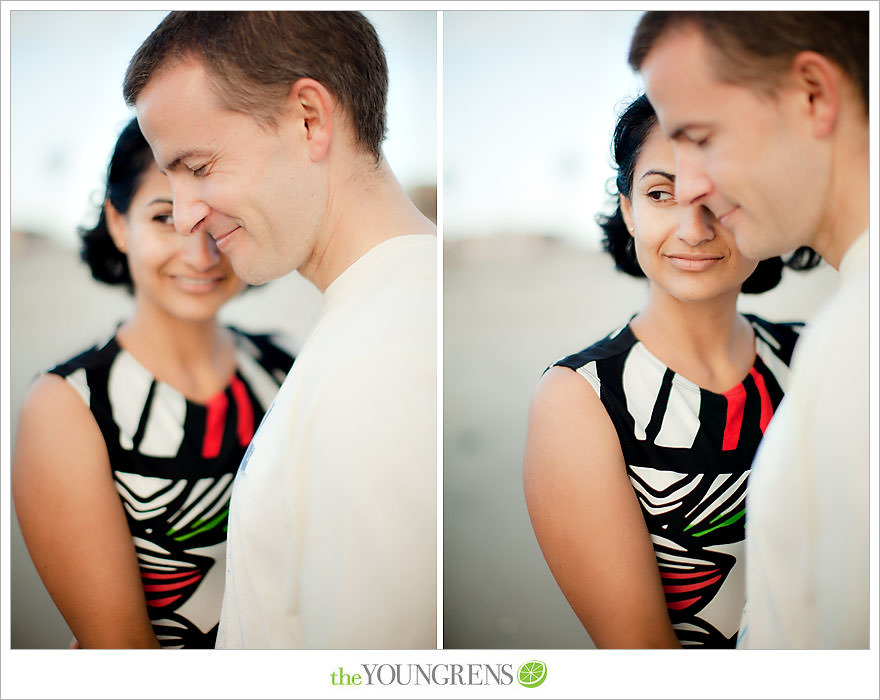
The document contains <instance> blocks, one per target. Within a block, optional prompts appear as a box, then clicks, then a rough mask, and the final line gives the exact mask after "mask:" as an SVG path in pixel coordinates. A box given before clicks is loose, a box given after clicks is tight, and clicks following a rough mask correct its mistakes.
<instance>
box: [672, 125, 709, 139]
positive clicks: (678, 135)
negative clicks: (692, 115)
mask: <svg viewBox="0 0 880 700" xmlns="http://www.w3.org/2000/svg"><path fill="white" fill-rule="evenodd" d="M707 127H708V124H705V123H701V122H691V123H688V124H682V125H681V126H679V127H678V128H676V129H675V130H674V131H673V132H672V133H671V134H669V140H670V141H681V140H682V139H687V138H688V136H687V135H686V134H685V133H684V132H686V131H687V130H688V129H705V128H707Z"/></svg>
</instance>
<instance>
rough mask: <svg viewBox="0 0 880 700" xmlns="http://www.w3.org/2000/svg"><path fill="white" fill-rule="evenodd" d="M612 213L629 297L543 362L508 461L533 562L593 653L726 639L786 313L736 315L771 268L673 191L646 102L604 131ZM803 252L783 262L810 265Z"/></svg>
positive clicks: (787, 353) (610, 231)
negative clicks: (534, 549) (634, 284)
mask: <svg viewBox="0 0 880 700" xmlns="http://www.w3.org/2000/svg"><path fill="white" fill-rule="evenodd" d="M614 157H615V161H616V163H617V166H618V174H617V179H616V184H617V189H618V207H617V210H616V211H615V213H614V214H613V215H612V216H610V217H600V224H601V225H602V228H603V230H604V234H605V245H606V249H607V250H608V251H609V252H611V254H612V255H613V257H614V258H615V260H616V262H617V265H618V267H619V268H620V269H622V270H624V271H625V272H628V273H629V274H632V275H636V276H646V277H647V278H648V282H649V294H648V300H647V303H646V305H645V307H644V308H643V309H642V310H641V311H640V312H639V313H638V314H636V315H635V316H634V317H633V318H632V319H631V320H630V321H629V323H627V324H626V325H624V326H623V327H622V328H620V329H618V330H616V331H615V332H613V333H611V334H610V335H609V336H607V337H606V338H604V339H603V340H600V341H599V342H597V343H595V344H594V345H592V346H590V347H588V348H587V349H585V350H583V351H581V352H579V353H577V354H575V355H571V356H569V357H567V358H565V359H563V360H561V361H559V362H557V363H556V364H555V365H554V366H553V367H551V368H550V369H549V370H548V371H547V372H546V373H545V375H544V377H543V378H542V380H541V382H540V384H539V386H538V389H537V392H536V395H535V397H534V400H533V403H532V408H531V413H530V418H529V431H528V439H527V446H526V454H525V463H524V484H525V492H526V500H527V504H528V508H529V514H530V517H531V520H532V524H533V527H534V529H535V533H536V535H537V538H538V541H539V543H540V545H541V549H542V551H543V553H544V556H545V558H546V560H547V562H548V564H549V566H550V569H551V571H552V572H553V575H554V576H555V578H556V580H557V582H558V584H559V586H560V587H561V589H562V591H563V593H564V594H565V595H566V597H567V599H568V601H569V603H570V604H571V606H572V608H573V609H574V610H575V612H576V613H577V615H578V617H579V618H580V620H581V622H582V623H583V625H584V626H585V628H586V629H587V631H588V632H589V634H590V636H591V638H592V639H593V641H594V643H595V644H596V645H597V646H599V647H642V648H643V647H678V646H705V647H733V646H734V645H735V643H736V636H737V631H738V626H739V620H740V616H741V612H742V607H743V602H744V589H743V561H742V555H743V537H744V527H743V526H744V517H743V516H744V503H745V492H746V480H747V477H748V473H749V468H750V465H751V462H752V458H753V456H754V454H755V450H756V448H757V446H758V442H759V441H760V439H761V436H762V435H763V432H764V430H765V429H766V427H767V423H768V422H769V420H770V418H771V416H772V415H773V411H774V409H775V408H776V407H777V406H778V404H779V402H780V400H781V399H782V395H783V388H784V384H785V379H786V376H787V372H788V365H789V363H790V361H791V353H792V350H793V348H794V344H795V342H796V340H797V325H798V324H775V323H769V322H767V321H764V320H762V319H760V318H757V317H755V316H743V315H740V314H738V313H737V310H736V303H737V297H738V295H739V293H740V291H744V292H749V291H751V292H762V291H765V290H767V289H770V288H772V287H774V286H775V285H776V284H777V283H778V282H779V279H780V277H781V272H782V267H783V263H782V261H781V260H780V259H778V258H776V259H774V260H770V261H765V262H762V263H760V264H758V263H756V261H754V260H749V259H746V258H744V257H743V256H742V255H741V254H740V253H739V251H738V250H737V248H736V245H735V241H734V238H733V235H732V234H731V233H730V232H729V231H727V230H726V229H724V228H723V227H722V226H721V225H720V223H719V222H718V220H717V219H715V218H714V217H713V216H712V215H711V213H710V212H709V211H708V210H706V209H704V208H702V207H700V206H693V205H687V204H685V203H682V202H677V201H676V200H675V188H674V181H675V157H674V154H673V150H672V145H671V142H670V141H669V140H668V139H667V138H666V137H665V136H664V135H663V133H662V132H661V130H660V127H659V126H658V124H657V119H656V116H655V114H654V111H653V109H652V108H651V105H650V104H649V103H648V101H647V99H646V98H645V97H644V96H641V97H639V98H638V99H636V100H635V101H634V102H633V103H632V104H631V105H630V106H629V107H628V108H627V109H626V110H625V111H624V113H623V114H622V115H621V117H620V119H619V121H618V124H617V127H616V129H615V133H614ZM817 262H818V258H817V256H816V255H815V253H813V252H812V251H810V250H809V249H803V250H800V251H798V252H797V254H796V255H795V256H794V257H793V258H792V260H791V261H789V263H788V264H789V265H790V266H792V267H796V268H806V267H812V266H813V265H815V264H817Z"/></svg>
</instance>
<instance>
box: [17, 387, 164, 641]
mask: <svg viewBox="0 0 880 700" xmlns="http://www.w3.org/2000/svg"><path fill="white" fill-rule="evenodd" d="M12 494H13V498H14V499H15V508H16V511H17V513H18V520H19V523H20V524H21V531H22V534H23V535H24V540H25V542H26V544H27V547H28V550H29V552H30V555H31V558H32V559H33V561H34V564H35V566H36V568H37V571H38V572H39V574H40V578H41V579H42V580H43V583H44V585H45V586H46V589H47V590H48V591H49V594H50V595H51V596H52V599H53V600H54V601H55V604H56V605H57V606H58V609H59V610H60V611H61V614H62V615H63V616H64V619H65V620H66V621H67V624H68V625H69V626H70V629H71V631H72V632H73V633H74V635H75V637H76V640H77V642H78V644H79V646H80V647H81V648H84V649H86V648H105V649H106V648H123V647H154V648H155V647H158V646H159V644H158V642H157V640H156V637H155V635H154V634H153V628H152V626H151V624H150V619H149V616H148V615H147V609H146V602H145V599H144V592H143V588H142V587H141V580H140V573H139V570H138V564H137V557H136V555H135V549H134V545H133V543H132V539H131V533H130V531H129V529H128V524H127V522H126V519H125V513H124V511H123V507H122V502H121V500H120V498H119V495H118V494H117V492H116V488H115V486H114V483H113V476H112V474H111V470H110V463H109V458H108V456H107V447H106V445H105V443H104V440H103V438H102V436H101V432H100V430H99V429H98V426H97V424H96V423H95V420H94V418H93V416H92V414H91V412H90V411H89V409H88V407H87V406H86V405H85V403H84V402H83V401H82V399H81V398H80V397H79V396H78V395H77V393H76V391H75V390H74V389H73V388H72V387H71V386H69V385H68V384H67V382H66V381H65V380H63V379H61V378H60V377H57V376H55V375H45V376H43V377H41V378H40V379H38V380H37V381H36V382H35V384H34V386H33V387H32V388H31V390H30V391H29V393H28V396H27V398H26V399H25V402H24V405H23V406H22V410H21V414H20V419H19V427H18V436H17V438H16V443H15V453H14V455H13V460H12Z"/></svg>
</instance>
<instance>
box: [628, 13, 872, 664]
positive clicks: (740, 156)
mask: <svg viewBox="0 0 880 700" xmlns="http://www.w3.org/2000/svg"><path fill="white" fill-rule="evenodd" d="M630 64H631V65H632V67H633V68H634V69H635V70H637V71H640V72H641V74H642V77H643V78H644V82H645V87H646V91H647V94H648V97H649V99H650V100H651V103H652V104H653V105H654V106H655V108H656V110H657V113H658V116H659V120H660V124H661V126H662V128H663V130H664V131H665V132H666V134H667V135H669V136H670V138H672V140H673V143H674V147H675V152H676V166H677V173H676V182H675V192H676V197H677V198H678V199H679V200H680V201H682V202H687V203H693V202H696V203H700V204H702V205H703V206H705V207H707V208H708V209H710V210H711V211H712V213H714V214H715V215H716V216H717V217H718V218H719V219H720V221H721V222H722V223H723V224H724V225H725V226H726V227H727V228H729V229H730V230H731V231H732V232H733V234H734V235H735V237H736V242H737V245H738V246H739V248H740V249H741V250H742V252H743V253H744V254H746V255H748V256H750V257H753V258H767V257H770V256H773V255H778V254H783V253H788V252H790V251H792V250H794V249H795V248H797V247H799V246H810V247H812V248H813V249H815V250H816V251H817V252H819V253H820V254H821V255H822V257H824V258H825V259H826V260H827V261H828V262H829V263H830V264H831V265H833V266H834V267H835V268H837V269H838V270H839V271H840V276H841V282H840V287H839V289H838V290H837V292H836V293H835V295H834V296H833V297H832V298H831V299H829V300H828V302H827V303H826V305H825V306H824V307H823V308H822V309H821V310H820V311H819V313H818V314H817V315H816V316H815V318H814V319H813V321H812V323H811V324H810V325H809V328H808V329H807V330H806V332H805V333H804V334H803V336H802V338H801V340H800V342H799V344H798V347H797V349H796V352H795V358H794V364H793V368H792V375H791V378H790V383H789V390H788V393H787V395H786V398H785V400H784V401H783V404H782V406H781V408H780V410H779V412H778V413H777V415H776V416H775V418H774V419H773V421H772V422H771V424H770V426H769V428H768V430H767V433H766V435H765V437H764V441H763V443H762V445H761V448H760V449H759V451H758V454H757V456H756V458H755V463H754V467H753V469H752V472H751V481H750V491H749V496H748V500H747V503H748V506H747V513H748V515H747V522H746V561H747V566H746V613H745V617H744V620H743V625H742V627H741V632H740V635H741V638H740V642H739V645H740V646H741V647H748V648H804V647H815V648H853V647H867V645H868V612H869V607H868V582H869V580H868V519H869V503H868V442H869V434H868V360H869V358H868V345H869V339H868V284H869V279H868V233H867V228H868V205H869V197H868V13H867V12H648V13H646V15H644V16H643V17H642V19H641V21H640V23H639V25H638V27H637V28H636V31H635V34H634V36H633V39H632V43H631V46H630Z"/></svg>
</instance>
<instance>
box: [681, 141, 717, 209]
mask: <svg viewBox="0 0 880 700" xmlns="http://www.w3.org/2000/svg"><path fill="white" fill-rule="evenodd" d="M690 150H691V149H690V148H688V147H684V148H678V149H676V152H675V198H676V199H677V200H678V201H679V203H680V204H685V205H688V204H706V199H707V198H708V196H709V195H710V194H711V193H712V191H713V189H714V185H713V184H712V180H711V179H710V178H709V176H708V174H707V173H706V171H705V169H704V168H703V167H702V166H701V164H700V163H699V160H698V158H697V157H696V156H695V155H694V154H692V153H691V152H690Z"/></svg>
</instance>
